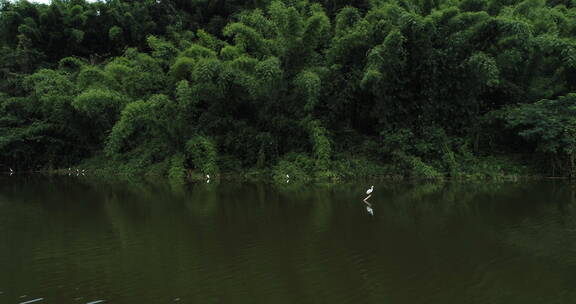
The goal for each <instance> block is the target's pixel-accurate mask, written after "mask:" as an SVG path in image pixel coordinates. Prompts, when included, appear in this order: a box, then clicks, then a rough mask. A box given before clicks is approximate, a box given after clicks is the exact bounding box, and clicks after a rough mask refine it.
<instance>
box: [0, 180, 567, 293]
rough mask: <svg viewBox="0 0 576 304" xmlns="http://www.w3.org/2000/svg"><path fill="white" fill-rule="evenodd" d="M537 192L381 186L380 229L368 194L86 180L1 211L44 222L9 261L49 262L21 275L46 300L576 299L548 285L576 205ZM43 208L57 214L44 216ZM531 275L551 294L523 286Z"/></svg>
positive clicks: (377, 196)
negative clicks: (53, 296)
mask: <svg viewBox="0 0 576 304" xmlns="http://www.w3.org/2000/svg"><path fill="white" fill-rule="evenodd" d="M44 183H45V184H44ZM538 187H539V186H535V185H530V184H496V183H494V184H461V183H460V184H456V183H424V184H401V183H397V184H392V183H389V184H380V185H378V184H376V185H375V189H376V190H375V193H374V196H373V197H372V198H371V200H370V202H371V203H372V204H373V206H374V208H375V216H374V217H370V216H369V215H368V214H366V212H365V210H364V209H363V208H364V204H363V203H362V199H363V198H364V192H365V188H366V187H365V186H364V185H358V184H337V185H323V186H317V185H307V184H300V185H298V184H297V183H290V184H286V185H284V184H283V185H267V184H243V183H226V184H218V183H214V184H213V183H210V184H192V185H186V186H185V187H183V188H181V189H177V191H174V189H173V188H172V186H171V185H169V184H163V183H153V184H146V183H132V184H123V185H121V184H106V183H92V182H91V181H86V180H84V179H82V180H75V181H73V180H60V181H59V182H54V183H52V182H50V183H46V182H38V184H37V185H35V189H36V193H33V194H26V193H19V192H25V191H26V189H29V186H23V185H0V189H2V190H7V191H0V193H2V196H3V198H5V199H6V200H8V201H9V202H11V203H9V204H8V205H7V206H4V207H3V208H5V209H2V210H10V212H11V214H12V215H13V217H14V218H29V219H31V220H30V223H21V224H22V227H25V229H23V230H22V231H21V232H20V233H22V234H21V239H22V240H23V241H22V242H21V243H19V244H17V246H15V248H18V250H17V251H16V252H15V253H14V254H18V255H22V256H25V257H26V259H21V258H20V259H17V258H15V257H11V256H7V253H4V254H1V253H0V261H2V258H3V259H4V260H7V259H14V260H32V261H39V262H38V264H33V265H13V266H12V267H13V268H12V269H11V270H12V271H13V272H14V273H22V276H23V278H22V279H25V278H24V276H30V277H32V276H33V275H38V279H30V280H31V282H30V283H31V284H40V285H38V286H42V284H44V286H45V287H46V291H47V292H49V290H51V289H52V288H54V290H56V292H58V289H57V286H56V285H58V284H64V285H66V287H69V288H70V290H75V289H74V288H76V287H80V289H81V292H82V293H84V294H86V293H89V292H90V290H91V289H90V288H102V289H107V290H109V291H110V292H111V296H113V295H114V293H118V295H121V294H126V293H129V292H131V291H132V290H135V289H138V290H140V292H141V293H142V294H143V298H147V299H152V300H151V301H149V302H158V301H154V300H158V299H160V297H161V296H163V295H165V294H166V293H173V294H174V295H175V297H181V298H186V299H189V300H191V301H196V302H210V301H216V302H234V299H232V298H226V297H227V296H229V295H237V296H238V295H245V296H246V297H248V298H252V299H255V301H260V302H266V301H268V302H274V299H279V298H284V299H300V300H301V301H300V302H302V303H305V302H316V303H320V302H324V300H325V299H328V298H336V297H337V298H341V299H351V301H352V300H353V299H362V300H365V302H372V303H383V302H387V301H388V302H394V301H396V302H399V301H401V300H403V299H404V300H405V299H411V300H412V302H413V303H419V302H423V301H430V299H425V298H424V295H434V296H436V298H434V299H432V300H433V302H438V303H440V302H450V301H451V300H454V299H462V298H464V297H466V298H467V299H473V300H470V301H469V303H490V302H499V301H502V299H504V298H506V296H505V295H503V294H505V293H506V292H511V291H514V292H517V291H519V290H526V286H528V285H529V284H531V283H534V282H539V283H542V285H543V286H544V287H542V288H543V290H545V291H547V292H548V294H553V293H554V291H556V290H558V291H566V292H567V294H569V295H570V296H576V295H574V294H573V292H572V294H570V292H569V290H571V289H570V287H569V286H568V285H567V284H569V283H570V282H571V283H576V282H574V280H572V281H570V282H568V281H567V280H566V278H570V276H569V275H565V276H563V275H554V274H552V273H547V271H548V272H551V271H558V269H563V268H566V267H568V270H567V271H569V270H570V269H572V268H571V267H573V266H574V265H575V264H574V260H573V258H572V257H571V256H569V255H570V254H571V253H572V254H573V252H574V250H575V249H576V248H574V245H573V244H575V243H576V242H574V241H576V239H574V238H575V234H574V233H575V231H576V220H575V219H576V211H575V207H574V203H573V201H572V203H570V202H571V200H570V197H573V194H571V192H570V191H569V190H566V189H567V188H566V187H565V186H562V185H553V186H546V187H544V188H538ZM63 193H65V195H64V194H63ZM39 196H40V197H44V198H45V199H46V201H44V202H42V203H38V202H37V201H38V197H39ZM543 199H547V200H550V201H551V202H550V203H542V202H541V200H543ZM34 201H36V202H34ZM6 208H8V209H6ZM4 214H6V213H4ZM4 214H2V213H0V216H2V215H4ZM71 215H74V216H76V217H71ZM7 224H9V225H13V226H12V227H11V229H12V228H14V227H15V226H14V225H20V224H19V223H15V222H12V223H10V222H9V221H8V222H5V221H2V220H1V218H0V229H2V227H6V226H5V225H7ZM457 246H462V247H461V248H459V247H457ZM518 256H520V257H521V258H522V259H521V260H515V259H516V258H517V257H518ZM531 258H534V259H542V260H541V262H542V263H535V262H534V261H533V260H530V259H531ZM50 261H56V263H54V264H52V265H51V264H50V263H52V262H50ZM551 262H552V263H557V264H558V265H559V266H557V267H552V266H554V265H550V263H551ZM63 265H64V266H63ZM525 265H529V266H530V267H532V268H531V269H530V271H533V273H540V274H542V277H543V278H546V279H548V280H549V281H550V282H549V283H546V282H541V281H538V280H537V279H535V278H530V277H528V278H519V277H518V275H519V274H521V273H523V272H522V271H523V270H522V269H521V267H523V266H525ZM62 267H65V268H64V269H65V270H64V271H63V272H62ZM547 269H552V270H547ZM59 271H60V272H59ZM86 278H90V280H87V279H86ZM554 279H555V280H556V281H554ZM42 282H48V283H42ZM70 282H74V283H70ZM95 282H96V283H95ZM152 282H154V283H152ZM254 282H258V284H255V283H254ZM442 282H448V283H442ZM443 284H451V286H444V285H443ZM522 284H525V285H522ZM554 284H555V286H554ZM116 285H117V286H116ZM335 286H342V288H336V289H335V288H334V287H335ZM415 286H417V287H418V288H417V289H418V292H415ZM498 286H503V287H498ZM345 287H346V288H345ZM504 288H507V289H508V290H504ZM222 290H226V291H227V292H226V293H223V292H222ZM454 290H459V291H458V292H457V294H456V295H454V294H451V292H455V291H454ZM77 293H80V291H79V292H76V291H70V292H69V293H68V294H65V296H66V297H65V299H64V297H63V298H62V299H64V300H63V301H62V302H66V301H65V300H66V299H69V298H72V296H77ZM359 294H362V295H361V296H359ZM510 294H511V295H514V296H516V297H518V295H517V294H513V293H510ZM530 295H532V293H530V292H529V291H527V292H526V296H525V300H527V303H530ZM459 297H461V298H459ZM509 298H510V299H513V297H512V296H510V297H509ZM474 299H475V300H474ZM436 300H437V301H436ZM474 301H475V302H474ZM360 302H362V301H360ZM512 302H513V301H512Z"/></svg>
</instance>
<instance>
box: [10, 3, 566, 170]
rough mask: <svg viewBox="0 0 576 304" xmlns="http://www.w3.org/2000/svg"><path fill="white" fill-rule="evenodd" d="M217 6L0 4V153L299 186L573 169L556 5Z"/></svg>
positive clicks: (41, 161) (33, 162)
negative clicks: (244, 174)
mask: <svg viewBox="0 0 576 304" xmlns="http://www.w3.org/2000/svg"><path fill="white" fill-rule="evenodd" d="M218 3H220V2H218ZM218 3H216V2H213V1H192V2H185V1H184V2H182V1H176V2H170V3H169V4H168V3H167V2H166V3H165V2H160V3H158V2H157V1H140V0H138V1H124V0H118V1H107V2H83V1H54V2H52V3H51V4H49V5H42V4H36V3H30V2H27V1H16V2H13V3H12V2H10V3H8V2H6V3H3V4H2V5H0V16H2V17H1V18H0V45H1V47H0V91H1V92H3V94H2V95H1V96H0V157H1V158H2V160H6V161H7V162H19V163H21V164H22V166H23V167H27V168H32V167H37V166H46V167H53V166H67V165H69V164H71V163H75V162H78V161H81V160H82V159H95V161H94V162H97V161H104V159H108V160H109V161H111V162H112V163H114V164H115V165H118V166H119V167H120V168H121V169H122V170H126V171H130V172H132V173H135V174H140V173H142V174H143V173H146V172H148V171H149V172H155V173H154V174H158V172H163V173H164V174H168V175H169V176H170V177H173V178H174V179H176V180H182V179H184V177H185V176H193V175H198V174H202V175H203V174H218V173H219V172H220V171H234V172H239V171H242V170H251V169H254V168H256V170H257V171H258V172H268V171H266V170H267V169H269V168H272V170H271V173H272V175H273V177H274V179H275V180H278V181H281V180H282V179H283V178H284V177H285V175H286V174H289V175H290V176H293V177H294V178H295V179H299V180H302V181H305V180H310V179H317V180H318V179H320V180H338V179H340V178H349V177H352V176H370V177H373V176H398V175H402V176H411V177H417V178H427V179H437V178H442V177H450V178H463V177H464V178H465V177H471V176H472V177H473V178H477V176H475V175H474V174H475V172H473V171H474V170H477V171H478V172H480V173H479V174H480V175H486V176H490V177H493V178H496V177H499V176H500V177H501V176H505V175H506V174H508V172H511V174H517V173H518V172H521V170H514V169H513V167H514V166H516V165H518V166H521V165H520V164H519V163H520V162H521V161H519V162H518V163H517V162H515V161H510V162H507V161H505V160H506V159H508V158H510V159H516V158H515V157H512V156H511V155H523V156H524V157H521V158H520V159H521V160H523V161H528V162H530V161H532V162H533V163H536V162H541V159H546V162H548V159H549V161H550V163H552V167H553V170H552V171H554V172H553V174H556V173H558V174H569V175H573V173H575V170H574V150H575V143H576V135H574V134H576V131H575V130H576V123H575V121H573V119H572V116H574V114H576V113H574V109H573V108H574V106H573V105H572V104H573V103H574V102H575V99H576V97H574V96H575V95H574V94H576V37H575V35H576V22H575V21H574V20H576V18H575V17H576V8H575V7H574V6H573V5H572V4H570V3H569V2H566V1H564V2H562V1H560V2H558V1H543V0H524V1H487V0H454V1H432V0H430V1H428V0H427V1H407V0H406V1H404V0H401V1H385V0H382V1H380V0H374V1H364V0H354V1H319V0H301V1H300V0H299V1H284V0H282V1H281V0H272V1H252V2H240V1H236V0H234V1H226V5H223V4H222V3H220V4H218ZM560 3H561V5H558V4H560ZM573 129H574V130H573ZM534 152H536V153H534ZM501 159H504V161H501ZM505 164H508V165H505ZM151 168H152V169H151ZM148 169H150V170H148ZM501 171H505V173H501ZM253 172H255V171H253ZM222 173H224V172H222Z"/></svg>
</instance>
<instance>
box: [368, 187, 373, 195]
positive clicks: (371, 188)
mask: <svg viewBox="0 0 576 304" xmlns="http://www.w3.org/2000/svg"><path fill="white" fill-rule="evenodd" d="M372 191H374V186H372V187H370V189H368V190H366V194H368V195H370V193H372Z"/></svg>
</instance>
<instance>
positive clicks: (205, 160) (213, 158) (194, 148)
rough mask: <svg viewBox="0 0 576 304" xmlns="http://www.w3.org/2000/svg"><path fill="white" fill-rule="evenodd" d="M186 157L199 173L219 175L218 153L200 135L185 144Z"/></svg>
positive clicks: (209, 141) (212, 144)
mask: <svg viewBox="0 0 576 304" xmlns="http://www.w3.org/2000/svg"><path fill="white" fill-rule="evenodd" d="M186 155H187V157H188V158H189V160H190V162H191V163H192V166H193V167H194V168H196V169H198V170H199V171H201V172H202V173H203V175H205V174H212V176H215V175H216V174H218V173H219V171H220V170H219V169H218V163H217V159H218V151H217V150H216V145H215V144H214V143H213V142H212V141H211V140H210V139H208V138H206V137H204V136H200V135H196V136H194V137H192V138H191V139H190V140H188V141H187V142H186Z"/></svg>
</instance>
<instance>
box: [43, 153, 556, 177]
mask: <svg viewBox="0 0 576 304" xmlns="http://www.w3.org/2000/svg"><path fill="white" fill-rule="evenodd" d="M218 164H219V166H216V168H217V170H215V171H210V172H203V171H200V170H197V169H196V170H195V169H192V168H186V167H185V166H174V164H173V162H170V161H169V160H165V161H163V162H158V163H155V164H149V163H139V162H137V161H134V160H132V161H130V160H114V159H109V158H105V157H94V158H91V159H88V160H85V161H83V162H81V163H80V164H78V165H77V166H72V167H70V169H68V168H59V169H44V170H42V172H44V173H48V174H57V175H68V174H72V175H74V174H78V175H81V174H82V173H84V175H86V174H88V175H90V176H101V177H110V176H116V177H119V178H128V179H134V178H143V179H159V178H164V179H168V180H170V181H175V182H183V183H186V182H205V181H206V175H207V174H209V175H210V178H211V180H212V181H214V180H248V181H273V182H277V183H286V182H287V181H289V182H339V181H349V180H357V179H367V178H369V179H376V180H398V181H402V180H467V181H470V180H472V181H486V180H496V181H515V180H520V179H540V178H544V177H545V176H546V175H545V174H542V173H541V172H538V170H537V168H536V167H535V166H530V164H529V163H528V162H526V161H525V160H524V159H522V158H520V157H511V156H498V157H496V156H490V157H476V158H470V159H467V160H465V161H463V160H453V161H452V162H451V163H450V164H449V165H447V164H446V162H445V161H444V162H442V161H429V162H425V161H423V160H421V159H420V158H417V157H414V156H406V155H400V156H398V157H396V159H395V162H382V161H375V160H371V159H368V158H366V157H362V156H348V157H339V158H336V159H335V160H333V161H331V162H330V164H329V166H327V168H325V169H323V170H317V167H316V163H315V162H314V159H312V158H310V157H304V156H302V155H296V156H291V157H288V158H284V159H282V160H280V161H279V162H277V163H276V164H275V165H273V166H269V167H260V168H237V167H232V166H229V164H226V163H225V162H219V163H218ZM287 176H288V178H287ZM558 178H561V177H558Z"/></svg>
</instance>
